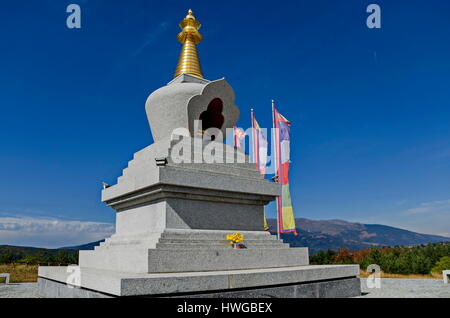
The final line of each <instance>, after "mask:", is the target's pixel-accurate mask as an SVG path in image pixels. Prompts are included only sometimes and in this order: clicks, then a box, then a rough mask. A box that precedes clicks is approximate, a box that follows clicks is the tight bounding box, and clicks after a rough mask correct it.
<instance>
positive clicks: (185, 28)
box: [175, 9, 203, 78]
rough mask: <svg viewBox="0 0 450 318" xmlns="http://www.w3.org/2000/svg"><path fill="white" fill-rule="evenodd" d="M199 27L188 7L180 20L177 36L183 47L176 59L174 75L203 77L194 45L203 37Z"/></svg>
mask: <svg viewBox="0 0 450 318" xmlns="http://www.w3.org/2000/svg"><path fill="white" fill-rule="evenodd" d="M200 27H201V24H200V22H198V21H197V20H196V19H195V17H194V16H193V14H192V10H191V9H189V11H188V15H187V16H186V18H184V20H183V21H181V22H180V28H181V30H182V31H181V32H180V33H179V34H178V36H177V39H178V41H179V42H181V43H182V44H183V47H182V49H181V54H180V58H179V59H178V65H177V69H176V71H175V77H177V76H178V75H180V74H189V75H194V76H197V77H200V78H203V74H202V67H201V65H200V60H199V57H198V53H197V47H196V45H197V44H199V43H200V42H201V41H202V39H203V37H202V35H201V34H200V33H199V32H198V30H199V29H200Z"/></svg>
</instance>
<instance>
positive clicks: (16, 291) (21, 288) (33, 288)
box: [0, 283, 39, 298]
mask: <svg viewBox="0 0 450 318" xmlns="http://www.w3.org/2000/svg"><path fill="white" fill-rule="evenodd" d="M0 298H39V297H38V293H37V283H26V284H9V285H4V284H1V285H0Z"/></svg>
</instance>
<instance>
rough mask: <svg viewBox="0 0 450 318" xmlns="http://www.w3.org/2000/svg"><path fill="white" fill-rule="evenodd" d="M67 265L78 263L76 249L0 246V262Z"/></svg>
mask: <svg viewBox="0 0 450 318" xmlns="http://www.w3.org/2000/svg"><path fill="white" fill-rule="evenodd" d="M12 263H17V264H27V265H45V264H48V265H69V264H78V251H77V250H62V249H60V250H50V249H43V248H30V247H16V246H0V264H12Z"/></svg>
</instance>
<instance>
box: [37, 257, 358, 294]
mask: <svg viewBox="0 0 450 318" xmlns="http://www.w3.org/2000/svg"><path fill="white" fill-rule="evenodd" d="M68 272H69V273H68ZM70 272H71V271H70V270H68V268H67V267H40V268H39V281H38V287H39V295H40V296H41V297H46V298H103V297H108V298H110V297H185V298H198V297H206V298H336V297H339V298H341V297H354V296H360V294H361V287H360V280H359V279H358V278H356V276H357V275H358V274H359V268H358V266H357V265H320V266H319V265H312V266H308V265H305V266H294V267H279V268H259V269H248V270H229V271H204V272H185V273H152V274H133V273H124V272H117V271H108V270H100V269H92V268H81V269H80V274H81V276H80V278H81V280H80V283H79V284H77V285H76V286H73V285H69V284H67V283H66V282H67V281H68V280H70V277H69V276H70V275H71V273H70Z"/></svg>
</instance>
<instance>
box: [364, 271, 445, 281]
mask: <svg viewBox="0 0 450 318" xmlns="http://www.w3.org/2000/svg"><path fill="white" fill-rule="evenodd" d="M369 275H371V273H369V272H366V271H363V270H361V272H360V275H359V276H358V277H359V278H367V277H369ZM380 277H381V278H406V279H442V275H439V274H435V273H432V274H428V275H417V274H410V275H402V274H389V273H384V272H381V276H380Z"/></svg>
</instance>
